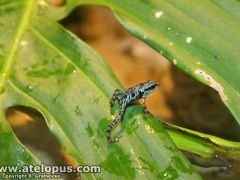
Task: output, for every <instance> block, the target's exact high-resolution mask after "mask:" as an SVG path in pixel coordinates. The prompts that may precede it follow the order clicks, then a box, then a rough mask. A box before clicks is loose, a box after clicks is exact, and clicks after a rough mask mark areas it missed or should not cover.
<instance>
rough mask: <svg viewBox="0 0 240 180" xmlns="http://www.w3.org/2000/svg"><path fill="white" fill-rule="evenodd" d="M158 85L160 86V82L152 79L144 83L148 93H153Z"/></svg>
mask: <svg viewBox="0 0 240 180" xmlns="http://www.w3.org/2000/svg"><path fill="white" fill-rule="evenodd" d="M158 87H159V84H158V83H156V82H154V81H152V80H149V81H146V82H145V83H144V89H145V92H147V94H150V93H152V92H153V91H154V90H155V89H157V88H158Z"/></svg>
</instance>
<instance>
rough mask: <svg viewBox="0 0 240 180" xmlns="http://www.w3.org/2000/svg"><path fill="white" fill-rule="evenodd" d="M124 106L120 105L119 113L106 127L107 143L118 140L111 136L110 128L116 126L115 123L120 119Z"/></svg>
mask: <svg viewBox="0 0 240 180" xmlns="http://www.w3.org/2000/svg"><path fill="white" fill-rule="evenodd" d="M125 109H126V107H125V106H124V107H121V109H120V112H119V115H118V116H117V117H116V118H115V119H114V121H113V122H112V123H111V124H110V125H109V126H108V128H107V130H106V131H107V141H108V143H113V142H116V141H118V138H117V137H114V138H111V132H112V130H113V129H114V128H115V127H116V126H117V124H118V123H119V122H120V121H121V120H122V118H123V115H124V112H125Z"/></svg>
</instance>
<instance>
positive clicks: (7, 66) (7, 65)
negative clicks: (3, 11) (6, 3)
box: [0, 0, 36, 88]
mask: <svg viewBox="0 0 240 180" xmlns="http://www.w3.org/2000/svg"><path fill="white" fill-rule="evenodd" d="M35 7H36V1H33V0H30V1H26V3H25V8H24V9H23V12H24V14H23V15H22V18H21V20H20V21H19V23H18V28H17V30H16V32H17V33H16V34H15V36H14V37H13V42H12V45H11V46H12V48H11V50H10V51H9V52H8V56H7V57H6V59H5V60H4V65H3V68H2V71H1V77H0V88H2V87H3V86H4V84H5V82H6V80H7V78H8V77H9V75H10V73H11V68H12V67H13V64H14V63H15V58H14V57H15V55H16V52H17V50H18V46H19V43H20V40H21V38H22V36H23V34H24V32H25V29H26V28H27V25H28V23H29V20H30V18H31V15H32V12H33V9H34V8H35ZM11 46H10V47H11Z"/></svg>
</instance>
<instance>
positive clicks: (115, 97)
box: [110, 89, 123, 107]
mask: <svg viewBox="0 0 240 180" xmlns="http://www.w3.org/2000/svg"><path fill="white" fill-rule="evenodd" d="M122 96H123V93H122V92H121V91H120V90H119V89H116V90H115V91H114V93H113V95H112V99H111V101H110V106H111V107H112V106H113V105H114V103H115V101H116V100H117V101H118V102H119V99H121V98H122Z"/></svg>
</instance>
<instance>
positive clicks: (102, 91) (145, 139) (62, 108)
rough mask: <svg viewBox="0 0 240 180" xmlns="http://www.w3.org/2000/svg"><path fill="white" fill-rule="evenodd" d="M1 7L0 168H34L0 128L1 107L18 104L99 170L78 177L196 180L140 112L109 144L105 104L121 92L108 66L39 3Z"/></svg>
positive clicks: (1, 123)
mask: <svg viewBox="0 0 240 180" xmlns="http://www.w3.org/2000/svg"><path fill="white" fill-rule="evenodd" d="M0 2H1V4H0V39H1V44H0V48H1V49H0V58H1V59H0V70H1V78H0V87H1V94H0V104H1V107H0V164H1V165H3V164H5V165H6V164H15V165H23V164H38V163H40V161H39V160H38V159H37V158H36V157H35V156H34V155H33V154H32V153H31V152H29V151H28V150H27V149H26V147H24V146H23V145H22V144H21V143H20V142H19V141H18V139H17V138H16V136H15V135H14V133H13V131H12V129H11V128H10V126H9V124H8V122H7V121H6V117H5V112H6V110H7V108H9V107H11V106H16V105H21V106H28V107H32V108H34V109H37V110H38V111H40V112H41V113H42V114H43V116H44V118H45V120H46V122H47V125H48V128H49V129H50V131H51V132H52V133H53V134H54V135H55V137H56V138H57V140H58V142H59V143H60V144H61V146H62V147H63V148H64V149H65V151H66V152H68V153H69V154H70V155H71V156H72V157H73V158H75V159H76V161H77V162H78V163H79V164H80V165H85V164H88V165H101V166H102V173H100V174H82V176H83V177H84V178H86V179H94V178H99V179H100V178H101V179H139V178H141V179H155V178H161V179H163V178H168V179H172V178H177V177H178V178H179V179H199V176H198V174H197V173H196V172H195V171H194V170H193V168H192V166H191V164H190V163H189V162H188V160H186V158H185V157H184V156H182V154H181V152H179V150H178V149H177V148H176V147H175V145H174V144H173V143H172V141H171V140H170V138H169V136H168V134H167V133H166V132H165V130H164V129H163V128H162V126H161V125H160V124H159V123H158V122H157V119H156V118H155V117H145V116H144V115H143V114H142V108H141V107H139V106H134V107H132V108H130V109H128V111H127V112H126V115H125V123H127V125H126V124H125V123H123V124H122V126H121V129H119V128H118V129H117V132H119V131H120V132H121V133H122V134H123V137H122V138H121V139H120V142H119V143H115V144H108V143H107V141H106V134H105V133H106V131H105V130H106V127H107V126H108V125H109V123H110V122H111V121H112V120H113V117H112V116H111V114H110V108H109V99H110V97H111V94H112V93H113V91H114V90H115V89H116V88H119V89H122V86H121V85H120V84H119V82H118V80H117V79H116V78H115V76H114V75H113V73H112V72H111V70H110V69H109V67H108V66H107V65H106V64H105V62H104V61H103V60H102V59H101V57H99V56H98V55H97V54H96V53H95V52H94V51H93V50H92V49H91V48H89V47H88V46H87V45H86V44H84V43H83V42H81V41H80V40H79V39H78V38H77V37H75V36H73V35H72V34H71V33H69V32H67V31H66V30H65V29H64V28H63V27H61V26H60V25H59V24H57V23H56V22H55V21H54V20H53V19H54V18H50V16H48V15H49V14H51V12H53V16H52V17H54V16H55V15H54V13H56V11H48V8H47V7H48V5H47V3H46V2H45V1H29V0H21V1H19V0H11V1H10V0H6V1H3V0H2V1H0ZM44 12H48V15H46V14H44ZM58 13H59V14H60V16H62V13H61V11H59V12H58ZM125 126H126V128H124V127H125ZM124 129H126V131H124Z"/></svg>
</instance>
